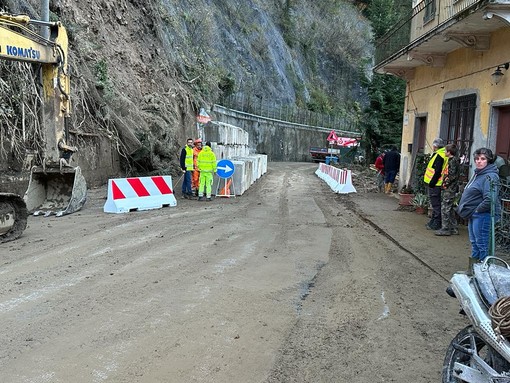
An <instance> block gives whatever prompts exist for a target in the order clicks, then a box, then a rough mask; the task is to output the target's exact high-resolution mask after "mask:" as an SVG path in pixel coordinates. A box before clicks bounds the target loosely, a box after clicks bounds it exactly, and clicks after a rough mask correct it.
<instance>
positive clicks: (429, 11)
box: [423, 0, 436, 24]
mask: <svg viewBox="0 0 510 383" xmlns="http://www.w3.org/2000/svg"><path fill="white" fill-rule="evenodd" d="M423 1H424V2H425V13H424V15H423V24H427V23H428V22H429V21H431V20H434V16H435V15H436V0H423Z"/></svg>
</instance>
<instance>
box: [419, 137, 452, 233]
mask: <svg viewBox="0 0 510 383" xmlns="http://www.w3.org/2000/svg"><path fill="white" fill-rule="evenodd" d="M432 150H434V154H433V155H432V157H431V158H430V161H429V163H428V165H427V169H426V170H425V175H424V176H423V181H424V182H425V183H426V184H427V185H428V187H429V198H430V204H431V205H432V217H431V218H430V221H429V222H428V223H427V225H426V227H427V229H428V230H439V229H441V227H442V221H441V185H442V184H443V174H444V169H445V168H446V166H447V165H448V159H447V158H446V149H445V147H444V141H443V140H442V139H441V138H436V139H435V140H434V141H433V142H432Z"/></svg>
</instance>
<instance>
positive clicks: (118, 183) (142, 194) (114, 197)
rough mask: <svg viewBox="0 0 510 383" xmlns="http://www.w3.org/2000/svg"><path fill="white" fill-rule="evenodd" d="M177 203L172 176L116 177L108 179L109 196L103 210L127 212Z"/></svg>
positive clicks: (106, 211) (107, 211)
mask: <svg viewBox="0 0 510 383" xmlns="http://www.w3.org/2000/svg"><path fill="white" fill-rule="evenodd" d="M176 205H177V200H176V199H175V195H174V192H173V187H172V177H171V176H155V177H133V178H115V179H110V180H108V198H107V200H106V203H105V204H104V208H103V210H104V212H105V213H127V212H130V211H137V210H151V209H159V208H162V207H166V206H176Z"/></svg>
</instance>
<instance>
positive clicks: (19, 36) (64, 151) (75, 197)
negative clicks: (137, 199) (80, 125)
mask: <svg viewBox="0 0 510 383" xmlns="http://www.w3.org/2000/svg"><path fill="white" fill-rule="evenodd" d="M30 25H39V26H41V25H42V26H46V27H48V28H49V30H50V35H49V37H48V38H46V37H44V36H42V35H40V34H38V33H37V32H35V31H33V30H32V29H31V28H30ZM68 45H69V42H68V37H67V32H66V29H65V28H64V26H63V25H62V24H61V23H60V22H45V21H39V20H33V19H30V18H29V17H28V16H25V15H11V14H7V13H5V12H0V59H3V60H12V61H22V62H29V63H35V64H39V65H40V66H41V78H42V87H41V99H42V106H41V112H42V113H41V115H42V121H41V125H42V126H43V127H44V142H43V143H41V144H42V145H41V146H42V148H43V149H42V150H41V152H40V153H39V157H40V158H41V162H40V163H39V164H38V165H37V166H34V167H33V168H32V170H31V173H30V182H29V186H28V189H27V191H26V193H25V196H24V198H23V200H24V203H25V205H26V208H25V210H28V211H30V212H33V213H34V215H39V214H44V215H46V216H47V215H52V214H55V215H57V216H61V215H65V214H70V213H74V212H75V211H77V210H80V209H81V207H82V206H83V204H84V203H85V200H86V195H87V186H86V182H85V178H84V177H83V175H82V174H81V170H80V168H79V167H74V168H73V167H71V166H70V163H71V156H72V154H73V153H74V152H76V151H77V150H78V149H77V148H76V147H74V146H71V145H69V144H68V134H67V133H68V132H67V130H66V124H65V119H66V118H67V117H69V116H70V113H71V101H70V79H69V73H68V58H67V51H68ZM0 197H1V198H3V199H0V201H1V203H3V205H0V209H1V208H2V206H4V210H5V211H8V212H7V213H5V214H4V215H3V216H2V213H1V210H0V222H1V221H8V219H10V220H11V221H12V225H11V226H12V228H11V230H10V233H11V234H10V235H9V236H6V234H2V231H1V228H2V226H1V223H0V242H3V241H5V238H10V239H14V238H16V236H19V234H20V230H19V228H20V227H22V226H23V228H24V226H26V217H25V218H24V222H25V223H24V225H23V222H21V224H20V225H18V222H17V221H16V217H19V218H20V221H23V211H24V210H23V208H22V207H20V206H21V205H20V203H19V200H17V199H14V197H13V195H12V194H9V193H0ZM9 201H10V202H9ZM8 204H9V205H10V207H9V208H6V206H7V205H8ZM5 217H7V218H5ZM12 217H14V218H12ZM13 230H14V231H13ZM4 231H5V230H4ZM22 231H23V230H21V232H22ZM16 233H19V234H16Z"/></svg>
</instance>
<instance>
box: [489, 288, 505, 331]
mask: <svg viewBox="0 0 510 383" xmlns="http://www.w3.org/2000/svg"><path fill="white" fill-rule="evenodd" d="M489 315H490V317H491V323H492V328H493V329H494V332H495V333H496V334H499V335H501V336H503V337H504V338H507V339H510V297H502V298H499V299H498V300H497V301H496V302H494V304H493V305H492V306H491V307H490V309H489Z"/></svg>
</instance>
